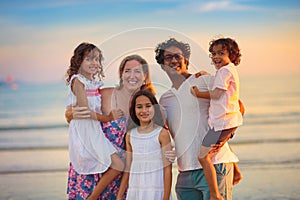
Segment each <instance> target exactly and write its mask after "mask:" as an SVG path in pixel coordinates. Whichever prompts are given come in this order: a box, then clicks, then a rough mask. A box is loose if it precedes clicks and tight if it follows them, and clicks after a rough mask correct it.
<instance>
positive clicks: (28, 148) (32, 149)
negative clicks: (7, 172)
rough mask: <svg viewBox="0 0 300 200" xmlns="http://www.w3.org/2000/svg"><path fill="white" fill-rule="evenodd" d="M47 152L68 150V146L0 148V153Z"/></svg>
mask: <svg viewBox="0 0 300 200" xmlns="http://www.w3.org/2000/svg"><path fill="white" fill-rule="evenodd" d="M36 150H40V151H49V150H68V146H31V147H30V146H28V147H23V146H20V147H18V146H14V147H0V151H36Z"/></svg>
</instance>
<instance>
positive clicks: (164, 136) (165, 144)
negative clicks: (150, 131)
mask: <svg viewBox="0 0 300 200" xmlns="http://www.w3.org/2000/svg"><path fill="white" fill-rule="evenodd" d="M159 142H160V144H161V147H162V155H164V154H165V152H166V151H170V150H172V145H171V138H170V133H169V132H168V131H167V130H166V129H164V128H163V129H162V131H161V132H160V134H159ZM162 160H163V164H164V197H163V200H169V199H170V194H171V186H172V163H171V162H170V161H169V160H168V159H166V158H165V157H164V156H162Z"/></svg>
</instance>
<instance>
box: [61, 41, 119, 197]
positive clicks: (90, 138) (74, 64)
mask: <svg viewBox="0 0 300 200" xmlns="http://www.w3.org/2000/svg"><path fill="white" fill-rule="evenodd" d="M101 60H102V54H101V51H100V50H99V49H98V48H97V47H96V46H95V45H93V44H90V43H81V44H80V45H79V46H78V47H77V48H76V49H75V50H74V55H73V56H72V58H71V61H70V67H69V69H68V71H67V78H66V81H67V84H68V85H69V86H70V92H69V98H68V105H67V106H69V105H72V104H73V105H74V104H76V105H77V106H80V107H88V108H89V109H90V110H91V111H93V116H92V117H91V119H73V120H72V121H71V122H70V125H69V155H70V160H71V163H72V164H73V166H74V168H75V170H76V172H78V173H79V174H96V173H104V172H105V173H104V175H103V176H102V178H101V180H100V181H99V183H98V184H97V186H96V187H95V188H94V190H93V192H92V194H91V195H90V196H89V197H86V198H87V199H89V200H91V199H97V198H98V197H99V195H100V194H101V193H102V191H103V190H104V189H105V188H106V186H107V185H108V184H109V183H110V182H111V181H112V180H113V179H114V178H115V177H116V176H117V175H118V174H119V173H121V172H122V171H123V169H124V163H123V161H122V160H121V158H119V157H118V156H117V154H116V149H115V148H114V146H113V145H112V144H111V143H110V141H109V140H108V139H107V138H106V137H105V135H104V133H103V131H102V129H101V126H100V123H99V121H103V122H108V121H111V120H113V119H115V118H118V117H120V116H121V115H122V112H121V111H120V110H117V111H113V112H111V113H110V114H109V115H108V116H107V115H103V114H102V112H101V96H100V94H99V87H100V86H102V85H103V83H102V82H100V81H97V80H96V79H95V76H96V75H98V77H99V80H101V79H102V78H103V77H104V74H103V69H102V65H101ZM114 116H115V117H114ZM98 120H99V121H98Z"/></svg>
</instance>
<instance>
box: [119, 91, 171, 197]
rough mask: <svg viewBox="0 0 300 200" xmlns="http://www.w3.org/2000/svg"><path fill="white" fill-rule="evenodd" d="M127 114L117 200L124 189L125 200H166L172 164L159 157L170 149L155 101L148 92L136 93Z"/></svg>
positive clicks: (168, 135) (166, 132)
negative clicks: (129, 118) (124, 160)
mask: <svg viewBox="0 0 300 200" xmlns="http://www.w3.org/2000/svg"><path fill="white" fill-rule="evenodd" d="M129 112H130V117H131V120H132V123H129V127H128V129H127V130H129V131H128V132H127V134H126V167H125V172H124V173H123V177H122V181H121V186H120V190H119V193H118V195H117V200H118V199H121V198H122V196H123V193H124V192H125V190H126V188H127V186H128V191H127V197H126V199H128V200H144V199H146V200H169V199H170V198H171V196H170V193H171V185H172V164H171V163H170V162H169V161H168V160H167V159H166V158H165V157H164V156H162V155H164V152H165V151H170V150H171V138H170V134H169V131H168V130H167V129H165V128H164V122H163V119H162V114H161V112H160V108H159V105H158V102H157V100H156V98H155V96H154V95H153V94H152V93H151V92H149V91H147V90H142V91H138V92H136V93H135V95H134V96H133V98H132V101H131V106H130V110H129ZM130 128H131V129H130Z"/></svg>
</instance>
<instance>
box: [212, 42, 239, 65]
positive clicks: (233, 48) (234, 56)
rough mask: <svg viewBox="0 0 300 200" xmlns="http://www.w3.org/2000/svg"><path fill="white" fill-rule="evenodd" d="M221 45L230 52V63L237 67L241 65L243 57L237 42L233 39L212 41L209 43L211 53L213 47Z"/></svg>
mask: <svg viewBox="0 0 300 200" xmlns="http://www.w3.org/2000/svg"><path fill="white" fill-rule="evenodd" d="M219 44H220V45H222V48H223V49H226V50H227V51H228V53H229V59H230V61H231V62H232V63H233V64H234V65H235V66H237V65H238V64H239V63H240V61H241V56H242V54H241V52H240V49H239V46H238V44H237V42H236V41H235V40H234V39H231V38H219V39H215V40H212V41H210V43H209V52H210V53H212V52H213V47H214V46H216V45H219Z"/></svg>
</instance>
